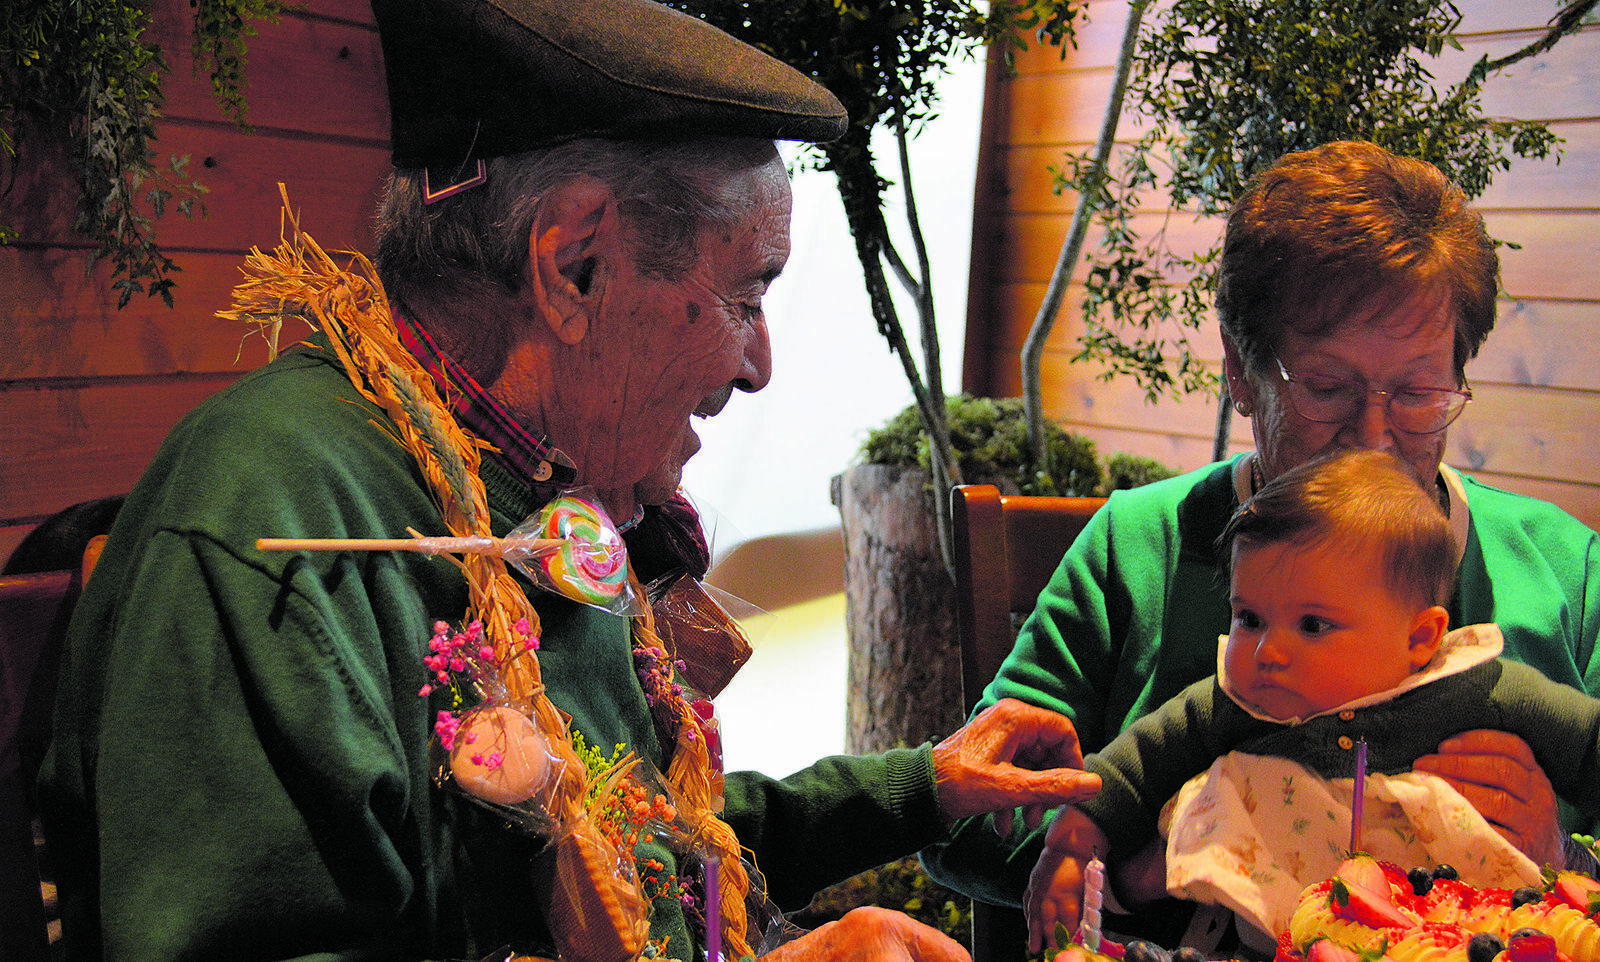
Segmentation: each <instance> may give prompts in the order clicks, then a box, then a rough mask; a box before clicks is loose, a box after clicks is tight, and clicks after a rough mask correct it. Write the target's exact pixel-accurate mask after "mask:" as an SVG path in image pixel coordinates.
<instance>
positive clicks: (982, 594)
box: [950, 484, 1105, 962]
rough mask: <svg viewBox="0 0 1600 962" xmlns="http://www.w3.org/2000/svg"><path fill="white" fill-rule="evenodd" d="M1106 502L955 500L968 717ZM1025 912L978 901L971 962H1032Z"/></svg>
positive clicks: (983, 488)
mask: <svg viewBox="0 0 1600 962" xmlns="http://www.w3.org/2000/svg"><path fill="white" fill-rule="evenodd" d="M1103 504H1105V499H1104V498H1051V497H1037V496H1011V495H1002V494H1001V493H1000V489H999V488H996V487H995V486H994V485H989V484H967V485H958V486H957V487H955V488H954V489H952V490H951V493H950V514H951V535H952V541H953V546H954V548H955V559H954V560H955V577H956V618H957V629H958V631H959V633H960V636H961V637H960V642H961V693H962V698H963V699H964V701H965V703H966V708H967V711H968V712H969V713H970V712H971V711H972V708H973V706H974V705H976V704H977V701H978V699H979V698H980V697H982V695H983V690H984V688H985V687H987V686H988V684H989V681H990V680H991V679H992V678H994V676H995V674H996V673H997V672H998V671H999V670H1000V663H1001V662H1002V661H1004V660H1005V657H1006V655H1007V654H1008V653H1009V652H1010V651H1011V647H1012V645H1013V643H1014V642H1015V641H1016V637H1017V632H1016V629H1015V628H1013V627H1012V626H1013V625H1014V624H1016V622H1017V618H1018V617H1019V616H1026V615H1027V613H1028V612H1031V611H1032V610H1033V607H1034V603H1035V602H1036V601H1037V600H1038V598H1039V592H1041V591H1043V590H1044V586H1045V585H1046V584H1047V583H1048V582H1049V581H1050V576H1051V575H1052V574H1054V573H1055V570H1056V567H1057V565H1059V564H1060V563H1061V556H1062V555H1064V554H1066V552H1067V548H1068V547H1070V546H1071V544H1072V542H1073V539H1075V538H1076V537H1077V536H1078V532H1080V531H1082V530H1083V527H1084V525H1086V524H1088V523H1089V518H1090V517H1091V516H1092V515H1093V514H1094V513H1095V512H1096V511H1098V510H1099V509H1100V506H1101V505H1103ZM1027 946H1028V930H1027V924H1026V922H1025V921H1024V919H1023V915H1022V911H1021V910H1020V909H1013V908H1009V907H1004V906H995V905H987V904H985V903H982V902H974V903H973V906H972V959H973V962H1013V960H1017V959H1023V958H1026V957H1027Z"/></svg>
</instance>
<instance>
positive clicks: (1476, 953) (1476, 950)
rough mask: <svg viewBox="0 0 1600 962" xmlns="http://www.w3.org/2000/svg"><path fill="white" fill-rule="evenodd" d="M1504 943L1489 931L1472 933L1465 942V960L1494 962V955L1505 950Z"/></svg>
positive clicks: (1468, 961)
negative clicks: (1470, 937) (1469, 939)
mask: <svg viewBox="0 0 1600 962" xmlns="http://www.w3.org/2000/svg"><path fill="white" fill-rule="evenodd" d="M1505 947H1506V946H1505V943H1504V942H1501V941H1500V939H1499V937H1497V936H1495V935H1494V934H1493V933H1490V932H1476V933H1473V936H1472V941H1470V942H1468V943H1467V962H1494V957H1495V956H1497V955H1499V954H1500V953H1501V952H1503V951H1504V950H1505Z"/></svg>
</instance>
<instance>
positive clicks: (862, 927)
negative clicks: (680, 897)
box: [762, 906, 972, 962]
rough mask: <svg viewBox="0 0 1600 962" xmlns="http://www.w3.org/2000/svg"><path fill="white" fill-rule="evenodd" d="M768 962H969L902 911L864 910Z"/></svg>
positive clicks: (952, 943)
mask: <svg viewBox="0 0 1600 962" xmlns="http://www.w3.org/2000/svg"><path fill="white" fill-rule="evenodd" d="M762 958H763V959H767V960H771V962H972V956H970V955H968V954H967V950H966V949H963V948H962V947H961V945H960V944H959V943H958V942H956V941H955V940H954V939H952V938H950V937H949V936H947V935H945V934H944V933H943V932H940V931H939V930H938V929H935V928H933V927H931V926H927V925H923V924H922V923H921V922H918V921H917V920H916V919H913V918H911V917H910V916H908V915H905V914H904V913H901V912H892V911H890V910H889V909H882V908H877V907H875V906H867V907H865V908H859V909H855V910H853V911H851V912H849V913H847V914H846V915H845V916H844V917H843V918H841V919H839V921H837V922H829V923H828V924H826V925H823V926H821V927H819V928H818V929H817V930H816V931H814V932H808V933H806V934H805V935H802V936H801V937H800V938H798V939H795V940H794V941H793V942H790V943H788V944H787V945H784V946H782V947H780V948H777V949H774V950H773V951H771V952H769V953H767V954H766V955H764V956H762Z"/></svg>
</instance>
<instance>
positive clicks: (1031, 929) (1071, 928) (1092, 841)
mask: <svg viewBox="0 0 1600 962" xmlns="http://www.w3.org/2000/svg"><path fill="white" fill-rule="evenodd" d="M1105 850H1106V837H1105V835H1103V834H1101V832H1100V829H1099V828H1097V827H1095V824H1094V822H1092V821H1090V820H1089V817H1088V816H1087V815H1085V814H1083V813H1082V812H1080V811H1078V810H1077V809H1076V808H1072V807H1070V806H1069V807H1067V808H1063V809H1062V810H1061V811H1059V812H1057V813H1056V817H1055V818H1054V819H1053V820H1052V821H1051V822H1050V829H1049V831H1047V832H1045V836H1044V851H1043V852H1041V853H1039V861H1038V862H1036V863H1034V866H1033V872H1032V874H1030V875H1029V876H1028V888H1027V890H1026V891H1024V892H1023V895H1022V910H1023V913H1024V915H1026V916H1027V919H1028V952H1029V953H1030V954H1033V955H1037V954H1038V953H1040V952H1042V951H1044V949H1045V947H1046V946H1055V937H1056V936H1055V933H1056V925H1057V923H1059V924H1061V925H1064V926H1066V928H1067V931H1068V932H1076V931H1077V930H1078V919H1079V917H1080V916H1081V915H1082V912H1083V872H1084V866H1085V865H1088V864H1089V860H1090V859H1091V858H1094V856H1095V853H1096V852H1104V851H1105ZM1056 947H1057V948H1061V947H1062V946H1056Z"/></svg>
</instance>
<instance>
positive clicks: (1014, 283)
mask: <svg viewBox="0 0 1600 962" xmlns="http://www.w3.org/2000/svg"><path fill="white" fill-rule="evenodd" d="M1461 6H1462V8H1463V10H1464V11H1465V13H1466V14H1467V18H1468V19H1467V23H1466V25H1465V29H1466V30H1467V31H1468V35H1467V36H1466V37H1465V38H1464V39H1465V41H1466V47H1467V50H1466V52H1465V53H1459V54H1453V55H1452V56H1451V58H1449V59H1448V60H1447V61H1446V63H1444V64H1442V65H1441V67H1440V69H1439V71H1438V74H1439V75H1440V76H1441V77H1454V76H1457V75H1459V74H1460V73H1461V72H1464V71H1465V69H1466V67H1467V65H1468V63H1470V61H1471V60H1472V59H1474V58H1476V57H1477V56H1479V55H1480V54H1482V53H1485V52H1488V53H1490V54H1491V55H1495V54H1499V53H1503V52H1505V51H1507V50H1510V49H1512V48H1514V47H1516V46H1520V45H1521V44H1522V43H1525V42H1526V41H1527V40H1528V39H1530V38H1531V37H1533V36H1535V35H1536V31H1537V27H1538V25H1539V24H1540V23H1541V22H1542V17H1543V16H1545V15H1546V14H1545V13H1542V12H1539V11H1534V12H1529V5H1525V4H1511V3H1501V2H1496V0H1466V2H1463V3H1462V4H1461ZM307 8H308V9H307V10H306V11H305V12H300V13H288V14H285V15H284V17H283V20H282V22H281V23H279V24H277V25H271V24H263V25H261V27H260V33H259V34H258V35H257V36H256V37H254V38H251V41H250V53H249V68H248V77H249V79H250V83H251V86H250V88H249V90H248V92H247V99H248V102H249V105H250V114H249V118H250V120H251V122H252V124H253V125H254V130H253V132H250V133H245V132H242V131H240V130H238V129H237V128H236V127H234V126H233V125H232V124H231V123H230V122H229V121H228V120H227V119H226V118H224V117H223V115H222V113H221V111H220V110H219V108H218V107H217V106H216V104H215V103H214V102H213V101H212V99H211V95H210V90H209V86H208V84H207V82H206V81H205V79H204V78H203V77H202V78H198V79H197V78H195V77H194V76H193V75H192V71H191V66H190V61H189V56H188V47H189V44H188V18H189V16H190V11H189V7H188V4H187V3H185V2H183V0H152V4H151V12H152V15H153V17H154V20H155V25H154V27H153V29H152V37H153V39H154V40H155V41H157V42H159V43H160V44H161V45H162V48H163V49H164V50H165V51H166V52H167V56H168V58H169V61H170V62H171V63H172V65H173V67H174V70H173V73H172V74H171V76H170V77H169V78H168V81H167V93H168V102H167V106H166V110H165V117H164V119H163V121H162V123H161V126H160V142H159V144H158V145H157V146H158V148H159V149H160V151H162V152H163V154H165V153H178V154H189V155H190V157H191V166H192V168H193V171H194V173H195V175H196V176H197V177H198V178H199V179H200V180H201V181H202V182H203V183H204V184H205V185H206V186H207V187H209V188H210V190H211V193H210V194H209V195H208V196H207V198H206V204H207V207H208V210H209V216H207V217H205V218H203V219H196V220H194V221H186V220H184V219H182V218H181V217H178V216H176V215H169V216H168V217H166V218H164V219H163V220H162V221H160V222H159V233H158V236H159V239H160V241H161V243H162V244H163V245H164V246H165V248H166V250H167V253H168V254H169V255H170V256H172V257H174V258H175V259H176V260H177V261H178V263H179V265H180V266H181V267H182V268H183V270H182V273H180V274H179V275H178V287H177V289H176V292H175V294H176V298H177V307H176V308H175V309H168V308H167V307H166V306H164V305H163V304H162V303H161V302H160V301H159V300H152V299H146V298H143V297H139V298H137V299H136V300H135V301H134V302H133V303H132V304H131V305H130V306H129V307H128V308H126V309H124V310H121V311H119V310H117V308H116V306H115V300H114V298H113V295H112V294H111V293H110V292H109V290H108V286H107V281H106V270H105V268H104V267H103V266H102V267H101V268H98V269H97V270H96V272H95V273H94V274H93V275H91V276H90V277H87V278H86V277H85V276H84V271H83V264H84V257H83V243H82V241H81V239H79V238H76V237H75V236H73V235H72V234H71V232H70V230H69V229H68V228H69V225H70V223H71V219H72V218H71V212H70V207H69V206H68V205H69V204H70V202H71V201H70V190H71V185H70V182H69V181H70V174H69V173H67V172H66V171H65V170H64V169H63V167H62V166H61V164H60V163H59V160H54V159H53V160H52V162H50V163H38V162H35V163H31V164H29V165H28V166H26V167H24V169H23V170H22V171H20V173H19V176H18V180H17V182H16V184H15V185H14V186H13V187H12V188H11V191H10V193H8V194H6V195H3V196H0V205H3V206H0V210H3V212H4V216H3V217H0V220H4V221H6V222H8V223H11V224H13V225H14V226H17V227H18V228H19V229H20V230H21V238H20V239H19V240H18V241H17V242H15V243H14V244H12V245H10V246H8V247H0V430H3V432H4V438H5V443H4V445H3V446H0V558H3V557H5V556H6V555H7V554H9V552H10V550H11V548H12V547H13V546H14V545H15V544H16V542H17V541H18V540H20V538H21V537H22V536H23V534H25V533H26V532H27V531H28V530H30V529H31V528H32V527H33V525H35V524H36V523H37V522H38V521H39V520H40V519H42V518H44V517H46V516H48V515H49V514H51V513H53V512H55V511H57V510H60V509H61V508H63V507H66V506H68V505H70V504H73V503H75V502H78V501H82V500H85V499H87V498H92V497H97V496H101V495H105V494H112V493H119V492H124V491H126V490H128V488H129V487H130V486H131V485H132V484H133V482H134V480H135V479H136V478H137V477H138V475H139V473H140V472H141V471H142V470H143V468H144V467H145V465H146V464H147V463H148V462H149V459H150V457H151V456H152V454H153V453H154V451H155V449H156V447H157V445H158V444H159V443H160V441H161V439H162V438H163V437H164V436H165V434H166V433H167V431H168V430H169V429H170V428H171V426H172V425H173V424H174V423H176V421H177V420H178V419H179V418H181V417H182V416H183V414H184V413H185V412H187V411H188V410H189V409H190V408H192V407H193V406H194V405H195V404H196V403H198V402H199V401H200V400H202V399H203V398H205V397H207V396H209V395H210V394H212V393H214V392H215V391H217V390H219V389H220V388H222V387H223V386H225V385H227V384H228V383H231V382H232V381H233V380H234V379H236V378H237V377H238V376H239V375H240V374H241V373H243V372H244V371H245V370H248V369H249V368H251V367H253V366H255V365H257V364H259V363H261V362H262V361H263V360H264V359H265V348H264V347H263V345H262V344H261V342H260V340H259V339H257V338H254V337H250V338H247V337H246V336H245V332H244V331H241V330H240V329H239V328H238V327H237V326H236V325H234V324H231V323H228V322H224V321H220V320H217V319H216V318H215V317H214V316H213V312H214V311H216V310H218V309H220V308H223V307H225V306H226V305H227V302H228V292H229V290H230V288H231V287H232V285H233V283H234V282H235V281H236V279H237V278H238V267H239V264H240V262H241V260H242V258H243V255H244V254H245V253H246V252H247V251H248V250H249V248H250V247H252V246H260V247H271V246H272V245H274V244H275V243H276V242H277V239H278V232H279V200H278V190H277V184H278V182H279V181H283V182H284V183H286V184H287V185H288V189H289V193H290V197H291V199H292V200H293V202H294V203H295V205H296V207H298V208H299V209H300V210H301V211H302V214H303V223H304V225H305V227H306V229H307V230H308V231H309V232H310V233H311V234H312V235H313V236H315V237H316V238H317V239H318V240H319V241H320V242H321V243H322V244H323V246H325V247H327V248H329V249H330V250H331V249H335V248H349V247H353V248H356V249H366V248H367V247H368V246H369V242H370V220H371V214H372V210H373V208H374V205H375V203H376V200H377V196H378V191H379V189H380V186H381V182H382V178H383V176H384V175H385V174H386V173H387V171H388V148H387V144H388V117H387V111H386V106H385V104H386V101H385V91H384V83H383V75H382V56H381V51H380V49H379V45H378V40H377V34H376V32H375V31H374V29H373V27H372V23H371V11H370V9H369V7H368V5H367V3H366V0H311V2H310V3H309V4H307ZM1092 9H1093V16H1094V19H1093V21H1092V23H1091V24H1090V25H1089V27H1087V28H1086V29H1085V30H1084V32H1083V33H1082V35H1081V36H1080V40H1081V44H1082V46H1081V49H1080V50H1079V51H1078V52H1077V53H1075V54H1072V55H1071V56H1069V58H1068V59H1067V60H1066V61H1065V62H1062V61H1061V60H1059V59H1058V57H1057V55H1056V54H1055V53H1053V52H1048V51H1045V52H1035V53H1033V54H1031V55H1029V56H1027V57H1025V58H1024V59H1023V61H1022V63H1021V64H1020V72H1019V74H1018V76H1016V77H1015V78H1014V79H1009V80H1006V79H999V78H995V79H992V80H991V85H990V93H989V103H988V106H987V108H986V117H985V134H984V145H983V149H982V153H981V157H980V171H979V183H978V201H977V211H976V215H977V216H976V223H975V228H974V245H973V247H974V254H973V265H974V271H973V278H972V287H971V290H972V293H971V307H970V310H969V318H968V324H969V335H968V352H969V357H968V360H967V365H966V372H965V386H966V388H967V389H968V390H972V391H974V392H976V393H987V394H994V395H998V396H1007V395H1015V394H1017V393H1019V392H1020V384H1019V380H1018V374H1017V356H1018V348H1019V347H1020V345H1021V343H1022V339H1023V337H1024V336H1025V334H1026V331H1027V328H1028V325H1029V324H1030V323H1031V321H1032V318H1033V314H1034V311H1035V310H1036V308H1037V304H1038V302H1039V300H1040V298H1041V297H1042V295H1043V291H1044V284H1045V281H1046V279H1047V278H1048V276H1049V272H1050V268H1051V266H1052V265H1053V263H1054V261H1055V257H1056V251H1057V249H1058V247H1059V244H1060V239H1061V236H1062V234H1063V233H1064V232H1065V225H1066V222H1067V220H1068V218H1069V217H1070V210H1071V206H1070V205H1071V201H1072V199H1071V198H1070V197H1069V198H1061V197H1055V196H1053V195H1052V194H1051V191H1050V183H1049V176H1048V174H1047V172H1046V167H1047V165H1049V164H1051V163H1053V162H1056V161H1057V160H1058V159H1059V158H1060V157H1061V156H1062V154H1063V152H1064V151H1065V150H1067V149H1069V148H1073V149H1081V148H1083V147H1085V146H1086V145H1087V144H1088V142H1089V141H1090V140H1091V138H1092V137H1093V132H1094V130H1095V129H1096V127H1097V125H1098V122H1099V116H1100V111H1101V109H1102V105H1103V103H1104V97H1105V91H1106V89H1107V87H1108V85H1109V81H1110V62H1111V58H1112V55H1113V52H1114V50H1115V48H1116V44H1117V42H1118V39H1119V37H1120V34H1121V25H1122V21H1123V19H1124V15H1125V8H1124V7H1123V6H1122V5H1121V3H1120V2H1118V0H1094V3H1093V5H1092ZM1488 103H1489V108H1490V110H1491V111H1493V112H1497V113H1503V114H1509V115H1516V116H1523V117H1537V118H1540V119H1548V120H1551V121H1552V122H1553V123H1554V126H1555V129H1556V130H1557V131H1558V132H1559V133H1560V134H1561V135H1562V136H1564V137H1565V138H1566V139H1567V153H1566V157H1565V159H1564V160H1563V161H1562V163H1561V164H1560V165H1559V166H1556V165H1554V164H1531V163H1522V164H1518V165H1517V167H1516V168H1515V169H1514V170H1513V171H1511V172H1510V173H1507V174H1503V175H1501V177H1500V178H1499V179H1498V180H1497V183H1496V186H1495V187H1494V188H1493V189H1492V190H1491V192H1490V194H1489V195H1487V196H1486V197H1485V198H1483V201H1482V206H1483V207H1484V209H1485V211H1486V213H1487V215H1488V217H1489V221H1490V229H1491V230H1492V231H1493V232H1494V233H1495V234H1496V235H1497V236H1500V237H1504V238H1508V239H1512V240H1516V241H1518V242H1520V243H1521V244H1522V245H1523V249H1522V250H1520V251H1514V252H1508V253H1507V254H1506V257H1505V281H1506V287H1507V289H1508V292H1509V294H1510V295H1512V296H1513V297H1514V298H1515V300H1507V301H1506V302H1505V304H1504V305H1503V308H1502V311H1501V320H1500V323H1499V325H1498V328H1497V330H1496V332H1495V334H1494V336H1493V337H1491V339H1490V341H1489V345H1488V347H1486V348H1485V351H1484V354H1483V356H1482V357H1481V358H1480V359H1479V360H1478V361H1477V362H1476V363H1475V364H1474V365H1473V367H1472V368H1471V369H1469V374H1470V375H1471V377H1472V379H1473V384H1474V389H1475V391H1476V393H1477V400H1476V401H1474V403H1473V405H1472V406H1471V408H1470V409H1469V412H1468V413H1467V415H1465V416H1464V417H1463V418H1462V420H1461V422H1459V423H1458V424H1457V425H1456V426H1455V427H1454V428H1452V430H1451V444H1450V452H1449V458H1450V460H1451V462H1452V463H1455V464H1457V465H1460V466H1462V467H1464V468H1469V469H1473V470H1475V471H1476V473H1477V474H1478V475H1479V476H1480V477H1482V478H1484V479H1485V480H1488V481H1490V482H1491V483H1497V484H1502V485H1504V486H1507V487H1510V488H1513V489H1515V490H1520V491H1526V492H1529V493H1532V494H1536V495H1539V496H1542V497H1547V498H1550V499H1551V500H1554V501H1556V502H1557V503H1559V504H1562V505H1563V506H1565V507H1567V508H1568V509H1569V510H1571V511H1573V512H1574V513H1576V514H1577V515H1578V516H1579V517H1581V518H1583V519H1584V520H1586V521H1587V522H1588V523H1589V524H1591V525H1596V526H1600V457H1597V456H1596V454H1595V450H1596V438H1597V437H1600V27H1594V26H1591V27H1588V28H1586V30H1585V32H1584V33H1582V34H1581V35H1578V36H1575V37H1570V38H1567V39H1566V40H1564V41H1562V43H1561V44H1560V45H1558V46H1557V48H1556V49H1555V50H1554V51H1552V52H1551V53H1550V54H1547V55H1546V56H1545V57H1543V58H1541V59H1540V60H1538V61H1536V62H1533V63H1531V64H1525V65H1521V66H1519V67H1518V68H1516V70H1515V72H1514V74H1513V75H1512V76H1509V77H1502V78H1498V79H1496V80H1495V81H1493V82H1492V83H1491V84H1490V86H1489V97H1488ZM1179 226H1181V227H1182V229H1183V230H1185V231H1189V232H1192V236H1193V237H1194V239H1195V242H1196V243H1204V242H1205V241H1206V240H1207V239H1209V237H1210V236H1212V233H1211V232H1214V230H1215V228H1214V227H1213V226H1212V225H1205V224H1202V225H1186V224H1185V225H1179ZM1075 317H1076V309H1075V306H1074V305H1072V304H1069V305H1067V306H1066V307H1065V308H1064V309H1063V312H1062V317H1061V320H1060V321H1059V322H1058V324H1057V330H1056V332H1055V334H1054V335H1053V338H1052V341H1051V343H1050V350H1049V352H1048V356H1047V358H1046V362H1045V379H1046V382H1045V383H1046V398H1047V403H1048V405H1049V407H1050V413H1051V414H1052V415H1053V416H1055V417H1057V418H1060V419H1063V420H1064V421H1066V422H1067V423H1068V424H1069V426H1070V427H1072V428H1073V429H1075V430H1080V431H1082V432H1084V433H1085V434H1087V435H1089V436H1091V437H1093V438H1094V439H1095V440H1096V441H1097V442H1098V443H1099V444H1100V445H1101V446H1102V448H1103V449H1105V450H1127V451H1133V452H1136V453H1141V454H1147V455H1150V456H1153V457H1157V458H1160V459H1162V460H1164V461H1167V462H1168V463H1171V464H1174V465H1177V466H1180V467H1193V466H1197V465H1199V464H1201V463H1204V462H1205V461H1206V460H1208V459H1209V457H1210V450H1211V440H1210V438H1211V433H1212V432H1211V425H1212V420H1213V418H1214V416H1215V412H1214V404H1212V403H1210V402H1209V401H1208V400H1206V399H1202V398H1191V399H1189V400H1187V401H1186V402H1184V403H1176V402H1166V403H1163V404H1160V405H1157V406H1154V407H1151V406H1147V405H1146V404H1145V403H1144V400H1143V396H1142V393H1140V392H1138V391H1136V390H1134V389H1133V388H1131V387H1130V386H1128V385H1125V384H1120V383H1115V382H1114V383H1111V384H1107V383H1104V382H1101V381H1099V380H1098V379H1097V378H1096V374H1097V371H1096V370H1095V369H1093V368H1091V367H1088V366H1086V365H1071V364H1068V363H1067V357H1068V356H1069V355H1070V353H1071V351H1072V338H1073V337H1074V332H1075V331H1076V329H1077V324H1076V322H1075ZM1215 341H1216V335H1215V332H1214V329H1209V328H1208V329H1207V330H1206V331H1204V332H1202V334H1201V335H1200V346H1201V347H1202V348H1203V349H1204V351H1205V353H1206V356H1207V357H1208V358H1210V359H1212V360H1213V361H1214V360H1216V359H1217V357H1218V356H1219V354H1220V350H1219V349H1218V347H1217V345H1216V343H1215ZM1233 442H1234V445H1235V446H1236V447H1240V446H1247V445H1248V444H1249V435H1248V426H1247V425H1238V424H1236V426H1235V431H1234V434H1233Z"/></svg>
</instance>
